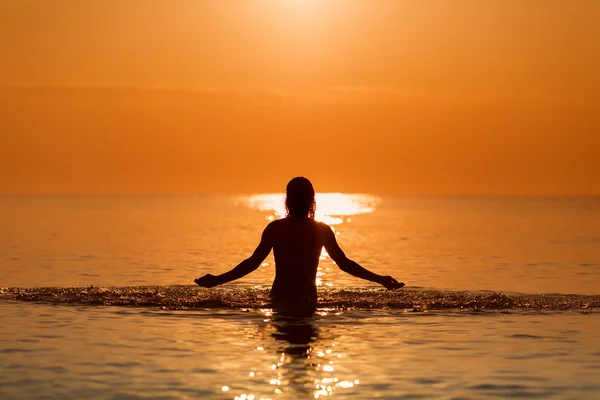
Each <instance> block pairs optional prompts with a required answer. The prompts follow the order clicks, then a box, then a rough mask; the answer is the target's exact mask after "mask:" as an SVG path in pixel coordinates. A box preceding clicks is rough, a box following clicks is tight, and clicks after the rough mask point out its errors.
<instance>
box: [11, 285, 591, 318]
mask: <svg viewBox="0 0 600 400" xmlns="http://www.w3.org/2000/svg"><path fill="white" fill-rule="evenodd" d="M0 300H16V301H29V302H42V303H60V304H76V305H84V304H85V305H109V306H132V307H153V308H162V309H167V310H184V309H227V308H241V309H244V308H268V307H270V306H271V304H270V300H269V288H264V287H253V288H245V287H222V288H213V289H203V288H199V287H196V286H126V287H101V286H89V287H64V288H58V287H40V288H18V287H13V288H0ZM318 307H319V308H331V309H371V310H373V309H375V310H376V309H404V310H406V311H412V312H427V311H440V310H447V311H456V310H463V311H469V312H480V311H485V310H496V311H507V310H509V311H510V310H539V311H568V310H571V311H573V310H574V311H583V312H598V311H600V296H598V295H596V296H591V295H577V294H571V295H565V294H530V293H501V292H490V291H485V292H483V291H480V292H472V291H446V290H433V289H420V288H406V289H403V290H399V291H387V290H385V289H379V288H328V289H324V290H322V291H321V292H320V294H319V300H318Z"/></svg>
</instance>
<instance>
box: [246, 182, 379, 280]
mask: <svg viewBox="0 0 600 400" xmlns="http://www.w3.org/2000/svg"><path fill="white" fill-rule="evenodd" d="M380 200H381V199H380V198H379V197H377V196H373V195H368V194H346V193H316V194H315V201H316V204H317V209H316V211H315V220H317V221H321V222H324V223H326V224H327V225H329V226H331V228H332V229H333V231H334V232H335V233H336V235H339V234H340V232H339V231H336V229H335V226H336V225H340V224H343V223H350V222H352V216H355V215H360V214H367V213H372V212H373V211H375V209H376V208H377V206H378V204H379V202H380ZM242 202H243V203H245V205H247V206H248V207H250V208H254V209H257V210H260V211H264V212H266V213H267V214H268V215H267V217H266V218H267V219H268V220H269V221H273V220H275V219H277V218H282V217H284V216H285V215H286V210H285V193H270V194H256V195H251V196H247V197H244V198H242ZM320 258H321V260H325V259H327V258H329V255H328V254H327V251H325V249H324V248H323V249H322V250H321V257H320ZM324 276H325V271H323V268H322V267H320V266H319V268H318V270H317V278H316V284H317V286H323V279H324ZM325 286H333V283H331V282H327V283H326V284H325Z"/></svg>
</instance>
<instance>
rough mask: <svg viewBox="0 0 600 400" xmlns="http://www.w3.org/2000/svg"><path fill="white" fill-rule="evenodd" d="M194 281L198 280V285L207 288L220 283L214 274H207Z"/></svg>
mask: <svg viewBox="0 0 600 400" xmlns="http://www.w3.org/2000/svg"><path fill="white" fill-rule="evenodd" d="M194 282H196V284H197V285H198V286H202V287H205V288H211V287H214V286H217V285H218V284H219V282H218V281H217V277H216V276H214V275H212V274H206V275H204V276H202V277H200V278H198V279H194Z"/></svg>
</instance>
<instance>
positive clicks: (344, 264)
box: [324, 227, 404, 289]
mask: <svg viewBox="0 0 600 400" xmlns="http://www.w3.org/2000/svg"><path fill="white" fill-rule="evenodd" d="M324 230H325V250H327V254H329V256H330V257H331V259H332V260H333V261H335V263H336V264H337V266H338V267H340V269H341V270H342V271H344V272H346V273H348V274H350V275H353V276H356V277H357V278H361V279H365V280H367V281H371V282H376V283H379V284H380V285H383V286H385V288H386V289H400V288H401V287H403V286H404V283H402V282H398V281H397V280H395V279H394V278H392V277H391V276H382V275H377V274H375V273H373V272H371V271H369V270H368V269H366V268H363V267H361V266H360V265H359V264H358V263H357V262H355V261H352V260H351V259H349V258H348V257H346V254H344V252H343V251H342V249H341V248H340V246H339V245H338V243H337V240H336V239H335V234H334V233H333V231H332V230H331V228H329V227H325V228H324Z"/></svg>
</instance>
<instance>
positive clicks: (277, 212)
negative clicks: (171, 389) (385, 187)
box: [221, 193, 381, 400]
mask: <svg viewBox="0 0 600 400" xmlns="http://www.w3.org/2000/svg"><path fill="white" fill-rule="evenodd" d="M239 200H240V202H241V203H242V204H244V205H245V206H247V207H250V208H253V209H256V210H260V211H263V212H265V213H266V214H267V215H266V219H267V220H269V221H273V220H275V219H278V218H283V217H285V215H286V209H285V194H284V193H271V194H257V195H251V196H245V197H242V198H239ZM315 200H316V203H317V209H316V212H315V220H317V221H321V222H324V223H326V224H328V225H330V226H331V228H332V229H333V230H334V232H335V233H336V235H339V234H340V232H339V230H337V229H336V226H339V225H341V224H344V223H351V222H352V217H353V216H356V215H360V214H368V213H372V212H374V211H375V210H376V208H377V206H378V205H379V203H380V201H381V199H380V198H379V197H377V196H372V195H366V194H345V193H317V194H316V195H315ZM327 258H329V256H328V255H327V252H326V251H325V249H323V250H322V252H321V260H324V259H327ZM324 275H325V272H324V271H323V270H322V268H321V267H319V269H318V272H317V278H316V284H317V285H318V286H322V285H323V278H324ZM326 285H327V286H333V284H331V283H327V284H326ZM330 312H332V313H339V311H336V310H333V309H331V310H328V309H320V310H319V312H318V313H319V314H320V315H326V314H328V313H330ZM261 313H262V314H263V315H264V316H265V317H266V318H273V310H271V309H263V310H261ZM269 321H271V323H272V324H273V326H274V328H275V329H276V330H277V331H280V333H282V332H283V333H285V334H286V337H288V336H290V335H292V336H293V335H298V332H302V331H303V328H302V326H300V327H299V326H298V325H297V323H298V322H296V323H295V324H293V325H291V326H288V324H285V323H283V324H282V323H276V322H275V320H273V319H265V322H269ZM300 324H301V325H302V324H305V325H306V326H304V329H307V328H308V330H309V334H308V335H307V337H306V338H304V340H300V342H304V346H301V347H300V349H298V347H297V344H298V342H297V341H294V342H295V343H296V345H295V346H291V347H290V348H289V349H287V351H282V352H279V353H278V359H277V361H276V362H275V363H273V364H272V365H271V368H270V369H271V371H272V374H273V377H272V378H271V379H270V380H269V383H270V385H272V386H273V392H274V394H275V397H276V396H277V395H279V394H282V393H284V392H285V391H286V387H285V386H286V385H287V384H290V383H292V381H294V378H288V377H286V375H288V374H290V375H291V376H295V375H296V373H297V368H300V370H304V369H306V370H307V371H308V370H312V371H317V372H319V373H320V374H322V375H324V376H323V377H320V378H318V379H315V378H313V379H312V381H311V382H312V385H314V386H313V387H312V395H313V396H314V398H315V399H318V398H319V397H324V396H331V395H333V394H334V392H335V391H337V390H340V389H349V388H352V387H354V386H355V385H358V384H359V380H358V379H340V378H339V377H336V376H335V375H336V372H335V370H336V362H337V361H338V360H339V359H340V358H342V357H343V353H338V352H336V347H335V345H336V343H335V342H333V341H332V342H331V343H324V342H320V341H317V342H315V343H311V342H312V341H313V339H314V332H312V328H311V324H310V323H305V322H302V321H301V322H300ZM287 329H290V332H287V331H286V330H287ZM300 336H301V335H300ZM297 339H298V337H296V340H297ZM298 350H301V351H300V352H299V351H298ZM256 351H257V352H264V351H265V348H263V347H257V348H256ZM257 373H258V371H249V372H248V374H249V376H250V377H252V378H254V377H255V375H256V374H257ZM295 383H297V382H295ZM221 390H222V391H223V392H230V387H229V386H223V387H222V388H221ZM232 397H233V398H235V399H236V400H237V399H239V400H259V399H261V400H262V399H265V400H266V399H269V400H270V399H271V397H264V396H255V395H253V394H251V393H239V394H234V393H232Z"/></svg>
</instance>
